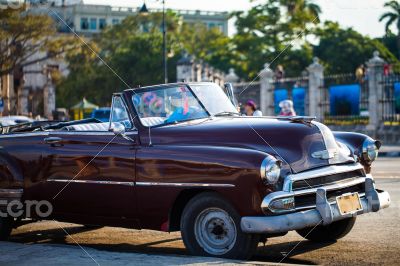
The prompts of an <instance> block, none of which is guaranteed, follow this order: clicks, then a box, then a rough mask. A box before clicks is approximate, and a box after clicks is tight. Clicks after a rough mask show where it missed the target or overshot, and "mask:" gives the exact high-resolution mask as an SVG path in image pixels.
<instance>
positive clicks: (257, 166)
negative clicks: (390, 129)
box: [0, 83, 390, 259]
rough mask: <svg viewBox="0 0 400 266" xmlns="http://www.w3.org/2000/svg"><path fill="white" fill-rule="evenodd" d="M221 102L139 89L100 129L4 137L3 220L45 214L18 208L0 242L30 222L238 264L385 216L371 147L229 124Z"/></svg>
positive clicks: (294, 129) (49, 126) (316, 134)
mask: <svg viewBox="0 0 400 266" xmlns="http://www.w3.org/2000/svg"><path fill="white" fill-rule="evenodd" d="M227 91H228V93H225V92H224V90H223V89H222V88H220V87H218V86H217V85H216V84H213V83H177V84H166V85H158V86H150V87H142V88H137V89H130V90H126V91H124V92H122V93H116V94H114V95H113V99H112V109H111V115H110V122H109V123H103V122H101V121H98V120H96V119H88V120H82V121H73V122H58V123H50V122H47V123H46V124H40V123H39V124H29V125H25V126H23V127H18V128H13V127H10V128H4V129H3V132H2V135H0V188H1V189H0V200H1V202H2V203H3V205H2V206H3V209H2V210H3V212H4V210H5V209H7V208H5V207H6V206H5V205H6V203H7V204H9V202H10V201H12V200H14V201H15V200H17V201H21V202H23V203H24V202H26V201H32V200H34V201H46V202H49V203H51V206H52V208H51V212H48V211H46V210H42V211H40V212H39V210H38V208H36V209H35V210H27V208H28V207H27V206H28V205H27V204H23V206H24V208H25V209H24V213H23V214H22V215H20V217H13V216H11V215H8V216H7V217H4V216H3V215H2V216H1V218H0V238H1V239H7V237H8V236H9V235H10V232H11V229H12V228H14V227H16V226H18V225H19V224H20V222H21V220H22V219H24V220H25V219H26V218H27V217H26V216H27V215H26V214H27V213H30V217H29V218H31V219H32V221H35V220H40V219H55V220H58V221H67V222H73V223H79V224H85V225H98V226H119V227H126V228H136V229H153V230H160V231H181V233H182V238H183V241H184V243H185V246H186V247H187V249H188V250H189V252H190V253H191V254H195V255H207V256H220V257H227V258H236V259H243V258H249V257H250V256H251V255H252V253H253V252H254V250H255V249H256V247H257V245H258V243H259V242H265V240H266V239H268V238H270V237H276V236H282V235H284V234H286V233H287V232H288V231H291V230H296V231H297V232H298V233H299V234H300V235H301V236H303V237H304V238H306V239H309V240H312V241H327V240H336V239H339V238H341V237H343V236H344V235H346V234H348V233H349V232H350V230H351V229H352V227H353V225H354V223H355V220H356V216H358V215H361V214H364V213H369V212H377V211H379V210H380V209H382V208H386V207H388V206H389V204H390V198H389V194H388V193H387V192H384V191H381V190H378V189H376V188H375V184H374V180H373V178H372V176H371V174H370V170H371V164H372V162H373V161H374V160H375V159H376V157H377V154H378V149H379V148H380V146H381V144H380V142H379V141H376V140H373V139H371V138H370V137H368V136H365V135H362V134H358V133H347V132H332V131H331V130H329V129H328V127H326V126H325V125H323V124H321V123H319V122H317V121H315V119H313V118H311V117H245V116H241V115H240V114H239V113H238V112H237V108H236V107H235V105H234V103H235V100H234V99H233V93H232V89H231V87H230V86H228V87H227ZM227 94H228V95H227ZM8 209H11V208H8ZM43 213H47V214H48V215H47V216H46V217H43Z"/></svg>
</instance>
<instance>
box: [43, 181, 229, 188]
mask: <svg viewBox="0 0 400 266" xmlns="http://www.w3.org/2000/svg"><path fill="white" fill-rule="evenodd" d="M47 181H48V182H60V183H81V184H101V185H122V186H135V185H136V186H141V187H149V186H162V187H235V185H233V184H218V183H215V184H211V183H161V182H136V183H135V182H120V181H106V180H75V179H74V180H71V179H48V180H47Z"/></svg>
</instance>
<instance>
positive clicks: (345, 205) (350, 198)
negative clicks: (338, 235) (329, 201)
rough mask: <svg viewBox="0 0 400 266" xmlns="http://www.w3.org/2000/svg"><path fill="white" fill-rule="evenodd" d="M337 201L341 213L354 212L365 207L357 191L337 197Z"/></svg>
mask: <svg viewBox="0 0 400 266" xmlns="http://www.w3.org/2000/svg"><path fill="white" fill-rule="evenodd" d="M336 203H337V205H338V207H339V211H340V214H341V215H346V214H353V213H356V212H358V211H361V210H362V209H363V208H362V205H361V201H360V196H359V195H358V193H357V192H355V193H348V194H343V195H341V196H338V197H336Z"/></svg>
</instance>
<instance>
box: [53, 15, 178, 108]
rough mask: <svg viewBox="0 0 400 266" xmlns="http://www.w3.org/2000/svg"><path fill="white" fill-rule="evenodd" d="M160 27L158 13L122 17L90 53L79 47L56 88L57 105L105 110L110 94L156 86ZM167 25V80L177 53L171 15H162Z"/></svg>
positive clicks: (160, 75) (174, 21)
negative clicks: (86, 102)
mask: <svg viewBox="0 0 400 266" xmlns="http://www.w3.org/2000/svg"><path fill="white" fill-rule="evenodd" d="M161 21H162V17H161V14H160V13H152V14H149V15H147V16H142V15H134V16H130V17H127V18H126V19H125V20H124V21H122V23H121V24H119V25H115V26H112V27H111V26H110V27H108V28H107V29H106V30H105V31H103V32H102V33H101V34H100V35H99V36H98V37H97V38H95V39H93V40H92V41H91V42H89V43H88V44H89V46H90V49H89V48H88V47H82V49H79V50H74V51H71V52H70V53H68V56H67V62H68V65H69V69H70V74H69V75H68V77H66V78H64V79H61V80H60V82H59V83H58V95H57V102H58V104H59V105H62V106H65V107H71V106H72V105H73V104H74V103H76V102H77V101H79V100H81V99H82V97H86V98H88V99H90V100H91V101H94V102H95V103H97V104H101V105H108V104H109V103H110V97H111V95H112V93H114V92H118V91H122V90H125V89H128V88H134V87H137V86H144V85H151V84H157V83H162V82H163V64H162V33H161V31H160V25H161ZM167 25H168V42H167V44H168V47H167V48H168V53H167V54H168V56H169V58H168V59H169V60H168V61H169V62H168V66H169V69H168V74H169V79H170V80H173V79H175V77H176V61H177V59H178V56H179V55H180V52H179V51H180V50H181V44H180V41H179V38H180V37H179V34H178V31H179V29H180V23H179V21H177V17H176V16H175V15H174V14H172V13H168V15H167ZM92 50H93V51H94V52H95V53H93V51H92ZM97 55H99V57H101V60H100V59H99V57H98V56H97Z"/></svg>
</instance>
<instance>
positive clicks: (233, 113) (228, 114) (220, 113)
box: [214, 112, 240, 116]
mask: <svg viewBox="0 0 400 266" xmlns="http://www.w3.org/2000/svg"><path fill="white" fill-rule="evenodd" d="M232 115H237V116H240V114H239V113H235V112H219V113H216V114H214V116H232Z"/></svg>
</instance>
